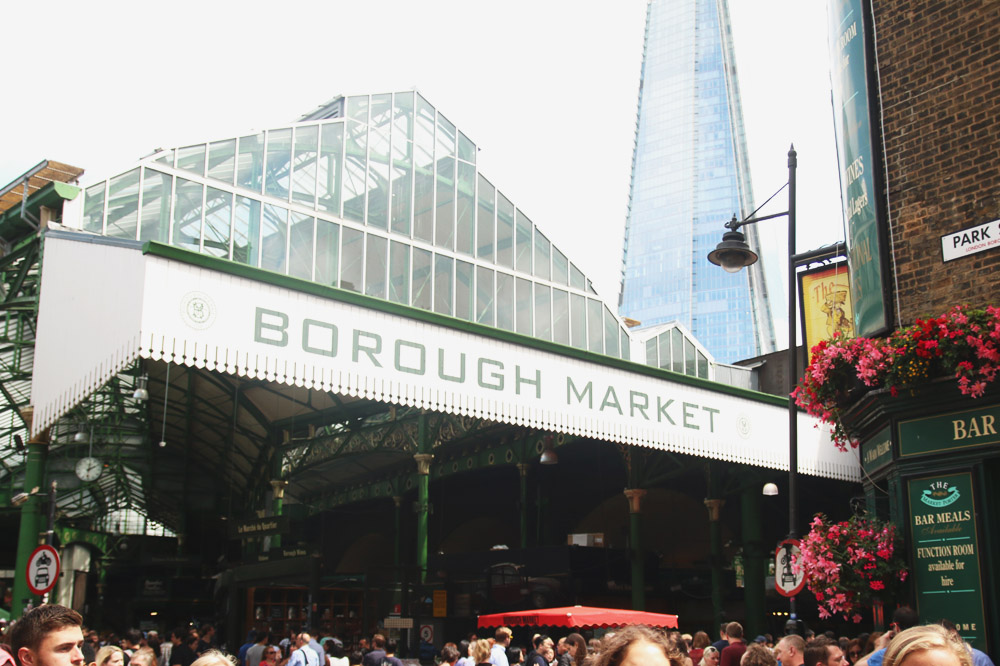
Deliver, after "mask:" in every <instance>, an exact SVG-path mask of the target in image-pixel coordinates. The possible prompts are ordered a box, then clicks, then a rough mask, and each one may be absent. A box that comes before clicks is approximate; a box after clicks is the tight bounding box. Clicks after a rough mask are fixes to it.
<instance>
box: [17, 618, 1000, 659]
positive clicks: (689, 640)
mask: <svg viewBox="0 0 1000 666" xmlns="http://www.w3.org/2000/svg"><path fill="white" fill-rule="evenodd" d="M397 648H398V645H397V643H396V641H395V640H394V639H392V638H386V636H384V635H383V634H374V635H373V636H372V637H371V639H370V640H366V639H363V640H360V641H358V644H357V645H352V646H350V647H345V645H344V643H343V642H342V641H341V640H340V639H338V638H336V637H332V636H326V637H323V638H320V639H319V640H317V639H316V637H315V636H314V635H312V634H311V633H308V632H300V633H298V634H294V635H290V636H287V637H279V636H275V635H272V634H271V633H270V632H267V631H262V632H250V634H249V635H248V636H247V640H246V642H245V643H244V644H243V645H241V646H240V647H239V649H238V650H236V651H235V654H227V653H226V652H224V651H222V650H220V649H218V648H217V647H216V646H215V644H214V629H213V628H212V627H211V626H210V625H202V626H201V627H200V628H199V629H194V628H178V629H175V630H173V631H171V632H170V637H169V640H166V641H161V640H160V637H159V635H158V634H157V633H156V632H153V631H151V632H146V633H142V632H139V631H129V632H126V633H125V635H123V636H121V637H117V636H115V635H113V634H105V635H104V636H103V637H102V636H99V635H98V634H97V633H96V632H94V631H91V630H88V629H87V628H85V627H84V626H83V618H82V617H81V616H80V614H79V613H77V612H76V611H74V610H72V609H69V608H65V607H63V606H58V605H55V604H46V605H43V606H39V607H37V608H34V609H31V610H30V611H28V612H27V613H25V614H24V616H23V617H22V618H21V619H20V620H18V621H17V622H16V623H15V624H14V625H12V626H11V627H10V628H9V629H8V630H7V632H6V633H5V634H4V635H3V644H0V666H354V665H359V666H404V664H403V661H402V660H401V659H400V658H399V657H397V656H396V651H397ZM434 661H435V663H437V664H438V665H439V666H519V665H521V664H525V665H528V666H639V665H643V666H779V665H780V666H993V662H992V661H991V660H990V658H989V656H987V655H986V654H984V653H983V652H981V651H979V650H976V649H974V648H973V647H972V646H971V645H969V644H968V643H965V642H964V641H963V640H962V638H961V637H960V636H959V633H958V631H957V630H956V628H955V626H954V625H953V624H951V623H950V622H948V621H946V620H944V621H941V622H939V623H937V624H930V625H920V624H918V622H917V615H916V613H915V612H914V611H913V610H912V609H910V608H908V607H901V608H898V609H897V610H896V612H895V614H894V615H893V621H892V624H891V625H890V629H889V631H887V632H885V633H873V634H862V635H860V636H857V637H855V638H849V637H846V636H845V637H840V638H837V637H835V636H834V635H833V633H832V632H827V633H825V634H820V635H813V634H812V632H809V631H807V630H805V627H804V626H803V625H802V624H801V623H796V622H790V623H789V625H787V626H786V635H785V636H783V637H780V638H779V639H778V640H777V641H775V640H774V639H773V638H772V637H771V636H770V635H760V636H757V637H756V638H755V639H754V640H752V641H748V640H747V639H746V638H745V637H744V635H743V627H742V626H741V625H740V624H739V623H738V622H729V623H727V624H724V625H722V627H721V628H720V636H719V639H718V640H717V641H715V642H712V641H711V639H710V637H709V636H708V634H707V633H705V632H703V631H699V632H697V633H695V634H693V635H691V634H686V633H681V632H680V631H676V630H671V631H664V630H661V629H656V628H650V627H646V626H630V627H624V628H620V629H615V630H611V631H607V632H605V633H604V635H603V636H601V637H600V638H597V637H592V638H590V639H589V640H588V639H586V638H585V637H584V636H583V635H582V634H580V633H577V632H570V633H568V634H566V635H564V636H561V637H558V638H556V637H553V636H550V635H548V634H544V633H535V634H533V635H531V636H530V640H528V639H527V635H525V638H524V639H523V640H520V641H515V639H514V632H513V631H512V630H511V629H509V628H507V627H500V628H499V629H497V630H496V632H495V633H494V634H493V636H492V637H490V638H479V637H478V636H476V635H475V634H472V635H470V636H468V637H467V639H466V640H463V641H460V642H458V643H446V644H445V645H444V646H443V648H442V649H441V650H440V651H439V652H438V653H437V654H436V655H435V656H434Z"/></svg>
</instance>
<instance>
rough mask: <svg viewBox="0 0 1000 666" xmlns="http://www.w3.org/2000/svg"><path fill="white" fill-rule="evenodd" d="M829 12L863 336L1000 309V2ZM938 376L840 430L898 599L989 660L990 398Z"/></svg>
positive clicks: (859, 405)
mask: <svg viewBox="0 0 1000 666" xmlns="http://www.w3.org/2000/svg"><path fill="white" fill-rule="evenodd" d="M830 11H831V17H830V18H831V20H830V26H831V28H830V29H831V35H830V43H831V51H832V53H831V63H833V70H834V75H833V82H834V85H833V88H834V108H835V109H837V110H838V111H839V113H835V118H836V120H837V134H838V136H837V140H838V148H839V154H840V160H841V165H840V166H841V180H842V182H841V186H842V193H843V197H844V206H845V211H846V213H845V217H846V218H847V226H848V234H847V235H848V246H849V250H850V265H851V278H852V292H853V297H854V300H855V306H856V312H859V314H858V315H857V316H856V319H855V323H856V326H857V330H858V334H859V335H864V336H868V337H882V336H885V335H890V334H892V333H893V332H894V331H896V330H898V329H899V328H900V327H905V326H909V325H912V324H913V323H914V322H915V321H916V320H917V319H918V318H924V317H936V316H940V315H942V314H944V313H945V312H947V311H948V310H950V309H951V308H952V307H954V306H956V305H969V306H971V307H972V308H985V307H987V306H996V305H1000V286H998V284H997V280H996V275H997V269H998V268H1000V124H998V123H997V121H996V118H997V117H998V116H1000V97H998V92H1000V39H997V35H998V34H1000V3H997V2H967V3H961V4H948V3H936V2H926V1H919V2H912V1H908V2H902V1H899V0H891V1H888V2H871V0H834V1H833V2H832V3H831V6H830ZM928 365H929V366H930V367H933V366H932V365H931V364H930V363H929V364H928ZM941 374H942V373H939V376H932V377H930V378H929V379H928V380H927V381H925V382H924V383H923V384H922V385H920V386H917V387H916V388H914V389H912V390H906V391H899V392H898V395H893V391H891V390H890V388H889V387H884V388H881V389H877V390H872V391H869V392H868V393H867V394H865V395H864V396H863V397H861V398H858V399H855V401H854V403H853V404H852V405H850V406H849V407H848V408H847V411H846V412H845V418H844V421H843V422H844V425H845V426H846V428H847V431H848V432H849V434H850V435H851V436H852V437H853V438H856V440H857V441H858V442H860V447H861V451H860V455H861V460H862V464H863V467H864V472H865V481H864V483H865V492H866V498H867V503H868V506H869V508H871V507H875V509H876V512H877V513H879V514H881V515H882V516H883V517H887V518H890V519H891V520H892V521H893V522H894V523H896V525H897V526H899V528H900V532H901V534H902V535H903V536H904V539H905V543H906V549H907V556H908V561H909V565H910V567H911V574H912V575H911V576H910V579H909V580H910V591H909V599H907V600H906V601H908V602H910V603H914V604H915V607H916V608H917V610H918V612H919V614H920V619H921V621H925V622H935V621H937V620H939V619H941V618H948V619H951V620H952V621H954V622H956V624H958V626H959V629H960V631H961V633H962V634H963V636H964V637H965V638H966V640H968V641H969V642H971V643H973V644H974V645H976V646H977V647H979V648H980V649H983V650H987V651H992V652H993V654H996V649H997V645H998V643H1000V625H998V618H1000V612H998V609H1000V593H998V588H1000V586H998V582H997V579H996V574H995V571H996V570H997V566H996V565H997V564H998V563H1000V540H998V539H997V537H996V536H995V534H994V531H993V530H991V529H990V527H991V526H994V525H996V524H997V521H998V520H1000V493H998V491H997V488H1000V436H998V434H997V429H996V427H995V423H996V422H997V418H1000V390H997V388H996V387H995V386H992V385H991V386H990V388H987V390H986V392H985V395H983V396H981V397H979V398H978V399H975V400H973V399H971V398H970V397H969V396H967V395H964V394H963V393H962V392H960V390H959V388H958V386H957V382H956V380H955V377H954V369H952V370H951V372H950V376H949V374H948V373H943V376H941ZM899 601H900V602H902V601H903V600H902V599H901V600H899Z"/></svg>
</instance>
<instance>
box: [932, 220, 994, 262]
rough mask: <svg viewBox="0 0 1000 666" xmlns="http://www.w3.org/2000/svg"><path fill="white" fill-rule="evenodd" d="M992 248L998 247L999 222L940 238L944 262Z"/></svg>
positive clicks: (988, 223)
mask: <svg viewBox="0 0 1000 666" xmlns="http://www.w3.org/2000/svg"><path fill="white" fill-rule="evenodd" d="M994 247H1000V220H993V221H992V222H987V223H986V224H980V225H977V226H975V227H969V228H968V229H963V230H962V231H956V232H955V233H953V234H948V235H947V236H942V237H941V257H942V259H943V260H944V261H951V260H952V259H961V258H962V257H968V256H969V255H972V254H977V253H979V252H983V251H984V250H989V249H991V248H994Z"/></svg>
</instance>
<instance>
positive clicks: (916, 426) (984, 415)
mask: <svg viewBox="0 0 1000 666" xmlns="http://www.w3.org/2000/svg"><path fill="white" fill-rule="evenodd" d="M998 433H1000V405H992V406H990V407H983V408H981V409H968V410H965V411H961V412H952V413H951V414H944V415H943V416H928V417H925V418H920V419H913V420H912V421H901V422H900V423H899V456H900V457H901V458H907V457H909V456H921V455H926V454H928V453H940V452H942V451H955V450H959V449H971V448H975V447H979V446H987V445H989V444H996V443H998V442H1000V434H998Z"/></svg>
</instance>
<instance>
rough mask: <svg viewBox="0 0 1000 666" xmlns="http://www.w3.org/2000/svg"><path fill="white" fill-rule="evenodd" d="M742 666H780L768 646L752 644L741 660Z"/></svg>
mask: <svg viewBox="0 0 1000 666" xmlns="http://www.w3.org/2000/svg"><path fill="white" fill-rule="evenodd" d="M740 666H778V660H777V659H775V658H774V653H773V652H771V651H770V650H768V649H767V647H766V646H764V645H761V644H760V643H751V644H750V645H748V646H747V650H746V652H744V653H743V657H742V658H741V659H740Z"/></svg>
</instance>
